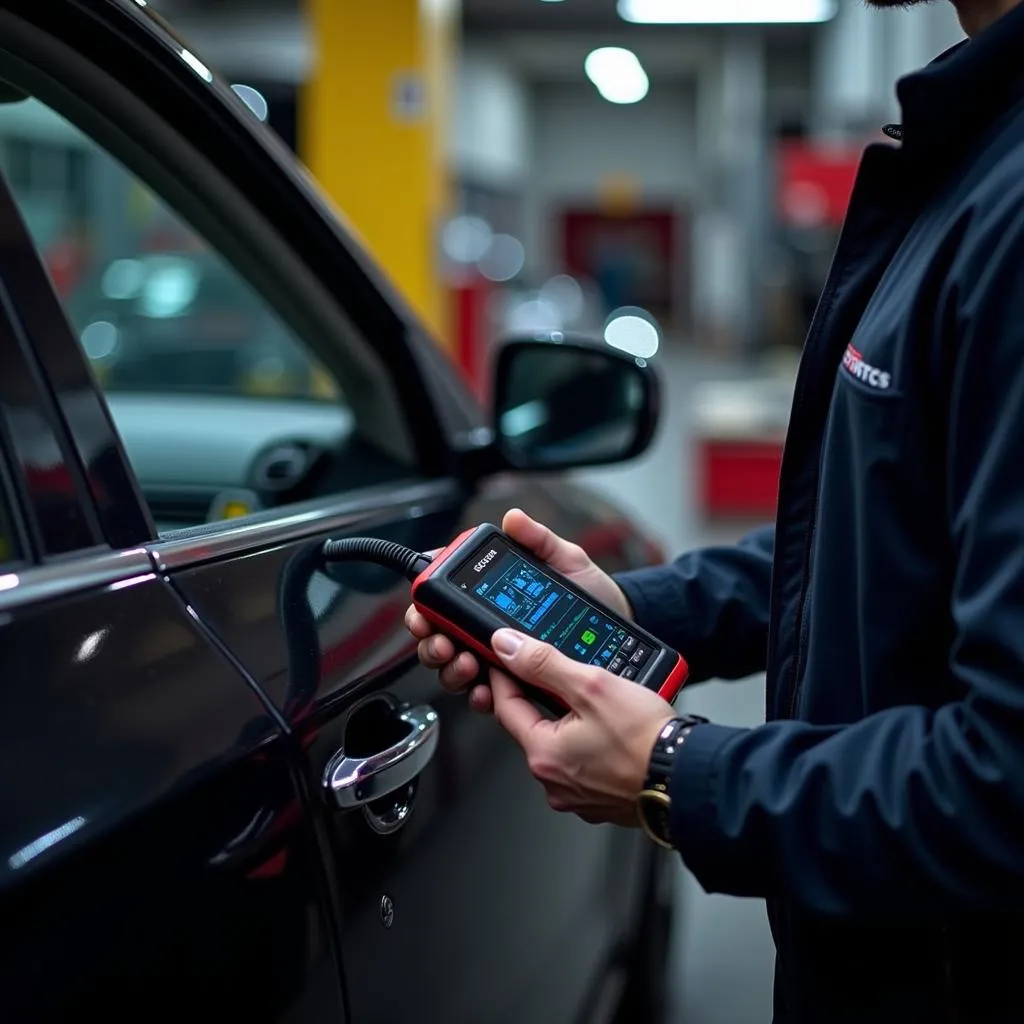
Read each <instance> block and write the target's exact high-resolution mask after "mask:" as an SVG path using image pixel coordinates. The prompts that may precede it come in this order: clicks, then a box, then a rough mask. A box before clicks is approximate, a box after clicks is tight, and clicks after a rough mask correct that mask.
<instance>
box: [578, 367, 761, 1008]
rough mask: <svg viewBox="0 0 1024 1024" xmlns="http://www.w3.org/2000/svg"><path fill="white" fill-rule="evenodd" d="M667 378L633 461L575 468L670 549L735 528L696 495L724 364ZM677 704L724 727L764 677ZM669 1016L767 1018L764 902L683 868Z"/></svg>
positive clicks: (752, 701)
mask: <svg viewBox="0 0 1024 1024" xmlns="http://www.w3.org/2000/svg"><path fill="white" fill-rule="evenodd" d="M656 358H657V359H658V361H659V364H660V366H661V369H662V370H663V372H664V376H665V388H666V394H665V398H666V401H665V416H664V422H663V424H662V428H661V430H660V432H659V435H658V437H657V439H656V441H655V444H654V445H653V447H652V449H651V450H650V451H649V452H648V453H647V454H646V455H644V456H643V457H642V458H641V459H639V460H637V461H636V462H634V463H632V464H630V465H627V466H623V467H614V468H608V469H602V470H599V471H590V472H587V473H585V474H581V479H582V480H585V481H586V482H587V483H588V484H590V485H591V486H594V487H596V488H599V489H601V490H605V489H607V490H608V491H609V492H610V493H611V494H612V495H613V497H614V498H615V499H616V500H618V501H619V502H620V503H623V504H625V505H626V506H627V507H628V508H630V510H631V511H632V512H633V513H634V514H635V515H636V516H637V518H638V519H639V520H641V521H642V522H644V523H645V524H646V525H647V526H648V528H649V529H651V530H652V531H653V532H654V533H655V534H656V535H658V536H659V537H660V538H661V539H662V540H664V542H665V544H666V545H667V547H668V549H669V550H670V551H672V552H680V551H684V550H686V549H688V548H692V547H695V546H699V545H700V544H704V543H708V542H711V541H715V542H718V541H721V540H724V539H729V538H731V537H734V536H736V535H738V533H739V532H740V530H739V528H736V527H716V528H711V527H709V526H707V525H706V524H704V523H702V522H701V520H700V517H699V515H698V511H697V509H696V508H695V505H694V501H693V494H694V488H693V478H694V460H693V454H692V445H691V428H690V423H689V418H688V413H689V408H690V403H689V402H688V401H687V396H688V394H689V393H690V392H691V389H692V387H693V385H694V384H695V383H696V382H698V381H700V380H703V379H708V378H709V377H716V376H722V375H723V371H722V370H720V369H718V368H715V367H713V366H710V365H708V364H706V363H702V362H701V361H700V360H698V359H695V358H693V357H687V356H686V355H680V354H677V353H673V352H672V351H671V350H669V351H666V352H663V353H659V355H658V357H656ZM680 706H681V707H683V708H685V709H686V710H688V711H694V712H697V713H699V714H703V715H707V716H708V717H709V718H711V719H712V720H714V721H717V722H721V723H723V724H727V725H754V724H757V723H758V722H762V721H764V679H763V677H760V676H759V677H756V678H753V679H749V680H746V681H743V682H732V683H722V682H711V683H707V684H705V685H704V686H701V687H699V688H697V689H696V690H694V691H692V692H690V693H687V694H686V695H685V696H684V697H683V698H682V700H681V701H680ZM678 894H679V896H678V898H679V913H678V915H677V922H678V923H677V927H676V935H675V951H674V954H673V956H674V961H675V962H676V963H677V964H678V971H677V973H676V975H675V979H674V985H673V992H672V1006H673V1011H672V1015H671V1020H672V1021H673V1022H680V1024H768V1022H770V1020H771V990H772V967H773V962H774V949H773V947H772V942H771V936H770V934H769V931H768V922H767V918H766V916H765V910H764V904H763V903H762V901H760V900H739V899H733V898H730V897H723V896H708V895H707V894H705V893H704V892H703V891H702V890H701V888H700V887H699V885H698V884H697V883H696V881H695V880H694V879H693V876H692V875H690V873H689V872H688V871H686V870H685V868H683V867H682V866H680V870H679V884H678Z"/></svg>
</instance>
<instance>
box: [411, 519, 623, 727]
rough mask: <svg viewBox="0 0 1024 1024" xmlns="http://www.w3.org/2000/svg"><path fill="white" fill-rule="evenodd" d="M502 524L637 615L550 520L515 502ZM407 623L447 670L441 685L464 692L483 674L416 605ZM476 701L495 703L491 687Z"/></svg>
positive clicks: (616, 606) (588, 587)
mask: <svg viewBox="0 0 1024 1024" xmlns="http://www.w3.org/2000/svg"><path fill="white" fill-rule="evenodd" d="M501 528H502V529H503V530H504V531H505V533H507V534H508V535H509V536H510V537H511V538H512V539H513V540H515V541H518V542H519V543H520V544H521V545H522V546H523V547H524V548H527V549H528V550H530V551H532V552H533V553H534V554H535V555H536V556H537V557H538V558H539V559H540V560H541V561H542V562H547V563H548V564H549V565H550V566H551V567H552V568H553V569H556V570H557V571H558V572H560V573H561V574H562V575H563V576H567V577H568V578H569V579H571V580H572V581H573V583H575V584H576V585H577V586H578V587H580V588H581V589H582V590H585V591H587V592H588V593H590V594H593V595H594V597H596V598H597V600H598V601H600V602H601V603H602V604H605V605H607V606H608V607H609V608H611V609H613V610H614V611H616V612H618V613H619V614H620V615H621V616H623V618H626V619H632V617H633V609H632V608H630V606H629V602H628V601H627V600H626V595H625V594H623V592H622V590H621V589H620V588H619V585H618V584H617V583H616V582H615V581H614V580H613V579H612V578H611V576H609V575H608V573H606V572H605V571H604V570H603V569H600V568H599V567H598V566H597V565H596V564H595V563H594V562H593V561H592V560H591V558H590V556H589V555H588V554H587V553H586V551H584V550H583V548H581V547H580V546H579V545H578V544H571V543H570V542H569V541H567V540H565V539H564V538H562V537H559V536H558V534H556V533H554V532H552V531H551V530H549V529H548V528H547V527H546V526H543V525H542V524H541V523H538V522H537V521H536V520H534V519H531V518H530V517H529V516H528V515H527V514H526V513H525V512H523V511H521V510H520V509H517V508H514V509H511V510H509V511H508V512H506V513H505V517H504V518H503V519H502V521H501ZM405 624H406V626H408V628H409V632H410V633H412V635H413V636H414V637H416V639H417V640H419V647H418V651H417V653H418V654H419V659H420V661H421V662H422V663H423V664H424V665H425V666H426V667H427V668H431V669H438V670H439V671H440V673H441V685H442V686H444V688H445V689H446V690H450V691H452V692H453V693H461V692H462V691H463V690H466V689H468V688H469V686H470V685H471V684H472V683H473V682H474V681H476V680H477V679H478V678H479V677H480V663H479V661H478V660H477V658H476V657H475V656H474V655H473V654H470V653H469V652H468V651H462V652H460V651H458V650H457V649H456V647H455V644H454V643H453V642H452V641H451V640H450V639H449V638H448V637H446V636H444V635H443V634H440V633H437V632H435V627H434V626H433V625H431V623H429V622H428V621H427V620H426V619H425V618H424V617H423V616H422V615H421V614H420V613H419V612H418V611H416V609H415V608H414V607H413V606H412V605H410V606H409V608H408V610H407V611H406V613H405ZM469 702H470V705H471V706H472V707H473V708H474V709H475V710H477V711H484V712H486V711H490V710H491V709H492V708H493V701H492V699H491V690H490V687H489V686H487V685H485V684H483V683H480V684H479V685H477V686H474V687H473V689H472V692H471V693H470V695H469Z"/></svg>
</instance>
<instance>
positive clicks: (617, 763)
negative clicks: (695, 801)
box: [491, 629, 676, 825]
mask: <svg viewBox="0 0 1024 1024" xmlns="http://www.w3.org/2000/svg"><path fill="white" fill-rule="evenodd" d="M491 646H492V647H493V649H494V652H495V654H497V655H498V658H499V659H500V660H501V662H502V664H503V665H504V666H505V667H506V668H507V669H508V672H509V673H510V674H511V675H512V676H515V677H516V678H517V679H520V680H522V682H524V683H529V684H531V685H532V686H536V687H540V688H542V689H545V690H548V691H549V692H551V693H552V694H554V695H555V696H556V697H558V698H559V699H560V700H561V701H562V703H564V704H565V705H567V706H568V708H569V712H568V714H567V715H566V716H565V717H564V718H561V719H558V720H557V721H552V720H551V719H549V718H545V717H544V715H543V714H541V712H540V711H538V710H537V708H536V707H535V706H534V705H533V704H531V703H530V700H529V698H528V697H527V696H526V695H525V694H524V693H523V690H522V689H521V687H519V686H518V685H517V684H516V682H514V681H513V679H512V678H510V675H508V674H506V673H505V672H502V671H500V670H498V669H492V670H491V689H492V692H493V694H494V714H495V717H496V718H497V719H498V721H499V722H500V723H501V725H502V726H503V727H504V728H505V729H506V730H507V731H508V733H509V734H510V735H511V736H512V738H513V739H514V740H515V741H516V742H517V743H518V744H519V745H520V746H521V747H522V748H523V751H524V753H525V754H526V760H527V764H528V765H529V767H530V771H531V772H532V773H533V775H534V777H535V778H536V779H537V781H538V782H540V783H541V785H542V786H543V787H544V789H545V790H546V792H547V796H548V803H549V804H550V805H551V807H552V808H553V809H554V810H556V811H571V812H573V813H575V814H578V815H579V816H580V817H581V818H583V820H584V821H588V822H590V823H591V824H598V823H601V822H614V823H615V824H618V825H638V824H639V821H638V819H637V811H636V798H637V795H638V794H639V792H640V790H641V789H642V788H643V783H644V779H645V777H646V775H647V768H648V763H649V761H650V757H651V751H652V750H653V749H654V742H655V740H656V739H657V738H658V733H659V732H661V730H662V728H663V727H664V726H665V724H666V723H668V722H670V721H671V720H672V719H673V718H675V717H676V716H675V712H674V711H673V709H672V705H671V704H669V703H668V702H667V701H665V700H663V699H662V698H661V697H659V696H658V695H657V694H656V693H653V692H652V691H650V690H648V689H645V688H644V687H642V686H638V685H637V684H636V683H632V682H629V681H628V680H625V679H620V678H619V677H618V676H615V675H612V673H611V672H607V671H605V670H604V669H601V668H596V667H595V666H593V665H583V664H581V663H579V662H577V661H572V660H571V659H570V658H567V657H566V656H565V655H564V654H562V653H561V652H559V651H557V650H555V648H554V647H552V646H551V645H550V644H546V643H541V642H540V641H539V640H534V639H532V638H531V637H527V636H524V635H523V634H522V633H518V632H516V631H515V630H511V629H499V630H498V631H497V632H496V633H495V634H494V636H493V637H492V639H491Z"/></svg>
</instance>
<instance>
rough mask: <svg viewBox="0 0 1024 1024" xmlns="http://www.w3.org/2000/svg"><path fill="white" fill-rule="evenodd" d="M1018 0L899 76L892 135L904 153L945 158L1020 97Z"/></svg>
mask: <svg viewBox="0 0 1024 1024" xmlns="http://www.w3.org/2000/svg"><path fill="white" fill-rule="evenodd" d="M1022 54H1024V2H1021V3H1019V4H1018V5H1017V6H1016V7H1014V8H1012V9H1011V10H1010V11H1008V12H1007V13H1006V14H1004V15H1003V17H1001V18H1000V19H999V20H998V21H996V22H994V23H993V24H992V25H990V26H989V27H988V28H987V29H985V30H984V31H982V32H979V33H978V35H976V36H975V37H974V38H973V39H970V40H965V41H964V42H962V43H958V44H957V45H956V46H953V47H951V48H950V49H948V50H946V52H945V53H942V54H940V55H939V56H938V57H936V58H935V60H933V61H932V62H931V63H930V64H928V65H927V66H926V67H924V68H922V69H921V70H920V71H917V72H915V73H914V74H911V75H907V76H906V77H904V78H901V79H900V80H899V82H898V83H897V85H896V96H897V98H898V99H899V102H900V107H901V109H902V113H903V123H902V125H900V126H899V130H898V132H895V131H887V134H891V135H898V137H900V138H902V140H903V147H902V148H903V150H904V152H905V153H906V154H907V156H908V157H911V156H913V157H922V156H926V157H928V158H929V159H930V160H935V161H937V162H942V163H945V162H947V161H952V160H954V159H956V157H958V156H960V155H962V154H963V153H964V152H965V151H966V150H967V148H968V147H969V146H970V144H971V143H972V142H973V141H975V140H976V138H977V137H978V136H979V135H980V134H981V133H982V132H983V131H984V130H985V129H986V128H988V127H989V126H990V125H991V124H992V123H993V122H994V121H995V120H997V119H998V118H999V117H1000V116H1001V115H1002V114H1004V113H1005V112H1006V111H1008V110H1009V109H1010V108H1011V107H1012V106H1013V105H1014V103H1015V101H1016V100H1018V99H1021V98H1024V58H1022Z"/></svg>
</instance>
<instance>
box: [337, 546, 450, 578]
mask: <svg viewBox="0 0 1024 1024" xmlns="http://www.w3.org/2000/svg"><path fill="white" fill-rule="evenodd" d="M323 558H324V561H325V562H371V563H372V564H373V565H380V566H384V568H386V569H393V570H394V571H395V572H397V573H400V574H401V575H402V576H404V577H405V578H406V579H407V580H410V581H411V580H414V579H416V577H417V576H419V574H420V573H421V572H423V570H424V569H426V567H427V566H428V565H430V563H431V561H432V559H431V558H430V556H429V555H424V554H422V553H421V552H419V551H414V550H413V549H412V548H407V547H406V546H405V545H404V544H396V543H395V542H394V541H390V540H381V539H380V538H379V537H343V538H342V539H340V540H328V541H324V546H323Z"/></svg>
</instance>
